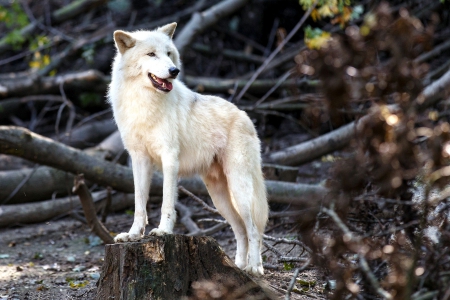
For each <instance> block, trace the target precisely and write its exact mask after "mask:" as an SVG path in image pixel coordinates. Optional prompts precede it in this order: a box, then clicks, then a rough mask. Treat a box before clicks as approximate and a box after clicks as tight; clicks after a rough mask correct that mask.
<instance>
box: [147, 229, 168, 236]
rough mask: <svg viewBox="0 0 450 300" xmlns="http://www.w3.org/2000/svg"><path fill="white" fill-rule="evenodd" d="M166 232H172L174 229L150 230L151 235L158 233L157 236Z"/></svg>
mask: <svg viewBox="0 0 450 300" xmlns="http://www.w3.org/2000/svg"><path fill="white" fill-rule="evenodd" d="M166 234H172V231H168V230H164V229H160V228H153V229H152V231H150V235H156V236H163V235H166Z"/></svg>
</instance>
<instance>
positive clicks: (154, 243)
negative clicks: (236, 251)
mask: <svg viewBox="0 0 450 300" xmlns="http://www.w3.org/2000/svg"><path fill="white" fill-rule="evenodd" d="M205 281H210V282H213V283H214V284H216V286H227V287H232V288H231V289H230V288H229V289H228V292H231V291H234V292H236V291H239V290H240V294H241V295H237V294H236V297H235V298H233V299H245V297H244V298H242V297H243V296H245V295H256V294H257V295H259V296H262V298H260V297H258V299H271V298H272V296H270V295H269V293H270V292H267V291H264V290H263V288H262V287H261V286H259V285H258V284H257V283H256V282H255V281H253V280H252V279H251V278H250V277H249V276H248V275H247V274H246V273H244V272H243V271H242V270H240V269H239V268H238V267H237V266H236V265H235V264H234V262H233V261H232V260H231V259H230V258H229V257H228V256H227V255H226V254H225V252H224V251H223V250H222V249H221V248H220V246H219V245H218V244H217V242H216V241H215V240H214V239H213V238H211V237H191V236H183V235H165V236H162V237H146V238H145V239H143V240H141V241H139V242H131V243H119V244H110V245H106V246H105V262H104V266H103V270H102V274H101V276H100V279H99V281H98V283H97V285H98V289H97V296H96V299H98V300H105V299H116V300H118V299H121V300H134V299H139V300H140V299H164V300H168V299H188V297H191V296H193V295H194V296H193V298H194V299H198V298H196V297H195V294H196V293H197V292H196V290H195V289H196V288H198V287H199V284H198V282H205ZM196 282H197V283H196ZM193 283H194V287H193ZM222 291H223V290H222ZM197 294H198V293H197ZM225 298H226V297H224V298H219V299H225ZM230 299H231V298H230Z"/></svg>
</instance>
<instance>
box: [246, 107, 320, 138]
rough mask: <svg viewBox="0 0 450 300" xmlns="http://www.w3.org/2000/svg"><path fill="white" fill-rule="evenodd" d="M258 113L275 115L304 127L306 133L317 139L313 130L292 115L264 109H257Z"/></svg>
mask: <svg viewBox="0 0 450 300" xmlns="http://www.w3.org/2000/svg"><path fill="white" fill-rule="evenodd" d="M255 112H256V113H260V114H264V115H274V116H279V117H282V118H285V119H287V120H289V121H291V122H293V123H295V124H297V125H299V126H300V127H302V128H303V129H304V130H305V131H306V132H308V133H309V134H310V135H311V136H313V137H317V133H315V132H314V131H312V130H311V129H309V127H308V126H306V125H305V124H304V123H303V122H302V121H300V120H297V119H296V118H294V117H292V116H291V115H288V114H283V113H280V112H278V111H273V110H263V109H257V110H255Z"/></svg>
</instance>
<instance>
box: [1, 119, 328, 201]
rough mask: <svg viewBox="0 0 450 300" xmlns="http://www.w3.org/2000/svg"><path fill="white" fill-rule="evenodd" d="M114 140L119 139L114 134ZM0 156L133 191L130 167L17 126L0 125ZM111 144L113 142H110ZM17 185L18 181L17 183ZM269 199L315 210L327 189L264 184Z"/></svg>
mask: <svg viewBox="0 0 450 300" xmlns="http://www.w3.org/2000/svg"><path fill="white" fill-rule="evenodd" d="M116 138H119V137H118V136H117V135H116ZM0 142H1V143H0V153H4V154H9V155H15V156H19V157H22V158H26V159H28V160H31V161H34V162H37V163H40V164H44V165H48V166H51V167H54V168H58V169H61V170H64V171H67V172H71V173H75V174H76V173H84V174H85V177H86V179H88V180H90V181H92V182H95V183H97V184H100V185H104V186H111V187H112V188H114V189H116V190H118V191H122V192H127V193H130V192H133V189H134V188H133V175H132V172H131V170H130V169H129V168H127V167H124V166H121V165H117V164H113V163H111V162H108V161H105V160H104V159H100V158H97V157H94V156H91V155H89V154H87V153H86V152H83V151H81V150H77V149H74V148H71V147H68V146H65V145H63V144H61V143H58V142H55V141H53V140H51V139H48V138H45V137H43V136H40V135H38V134H35V133H32V132H30V131H29V130H27V129H24V128H19V127H9V126H0ZM110 143H113V141H110ZM19 182H20V181H19ZM180 185H182V186H183V187H185V188H186V189H187V190H190V191H192V192H194V193H196V194H200V195H207V190H206V187H205V185H204V184H203V182H202V181H201V180H200V179H199V178H192V179H183V180H181V181H180ZM266 186H267V191H268V194H269V199H270V200H271V201H276V202H281V203H295V205H298V206H302V207H314V208H316V207H318V203H319V201H320V200H321V199H323V198H324V197H325V195H326V194H327V193H328V190H327V189H326V188H325V187H322V186H320V185H308V184H297V183H290V182H279V181H271V180H267V181H266ZM161 193H162V177H161V176H160V175H159V176H158V175H155V176H154V177H153V181H152V194H156V195H161Z"/></svg>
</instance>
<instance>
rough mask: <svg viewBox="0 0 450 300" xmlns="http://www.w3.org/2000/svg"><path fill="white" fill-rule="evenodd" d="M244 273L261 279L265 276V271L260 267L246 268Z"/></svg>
mask: <svg viewBox="0 0 450 300" xmlns="http://www.w3.org/2000/svg"><path fill="white" fill-rule="evenodd" d="M244 271H245V272H247V273H248V274H250V275H253V276H255V277H260V276H263V275H264V269H263V267H262V266H261V265H260V266H250V265H249V266H246V267H245V268H244Z"/></svg>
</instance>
